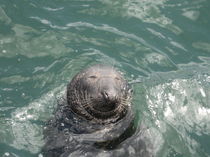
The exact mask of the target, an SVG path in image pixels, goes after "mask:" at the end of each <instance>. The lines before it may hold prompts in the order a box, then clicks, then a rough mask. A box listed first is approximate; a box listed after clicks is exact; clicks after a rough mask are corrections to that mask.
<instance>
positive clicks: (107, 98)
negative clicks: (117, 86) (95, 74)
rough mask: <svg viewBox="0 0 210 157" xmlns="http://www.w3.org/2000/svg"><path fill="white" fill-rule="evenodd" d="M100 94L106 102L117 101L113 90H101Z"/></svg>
mask: <svg viewBox="0 0 210 157" xmlns="http://www.w3.org/2000/svg"><path fill="white" fill-rule="evenodd" d="M101 95H102V97H103V99H104V100H105V102H107V103H115V102H116V101H117V94H116V92H113V91H111V92H110V91H103V92H101Z"/></svg>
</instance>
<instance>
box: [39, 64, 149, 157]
mask: <svg viewBox="0 0 210 157" xmlns="http://www.w3.org/2000/svg"><path fill="white" fill-rule="evenodd" d="M131 98H132V89H131V87H130V86H129V84H128V82H127V81H126V80H125V79H124V78H123V75H122V74H121V73H120V72H118V71H116V70H115V69H114V68H113V67H110V66H105V65H94V66H91V67H89V68H87V69H85V70H82V71H81V72H79V73H78V74H77V75H76V76H75V77H74V78H73V79H72V80H71V82H70V83H69V84H68V86H67V92H66V97H65V98H63V99H62V100H60V102H59V103H58V108H57V109H56V111H55V116H54V118H52V119H51V120H50V121H49V122H48V124H47V126H46V127H45V130H44V136H45V141H46V143H45V145H44V147H43V149H42V154H43V155H44V156H47V157H48V156H49V157H59V156H61V157H67V156H101V155H102V154H101V153H108V154H107V155H106V156H122V155H125V154H126V153H125V152H123V153H122V151H121V153H122V154H121V155H120V153H119V148H120V145H124V146H123V147H125V149H127V148H126V147H127V146H126V145H128V144H129V140H128V139H129V137H131V136H132V135H133V134H134V133H135V130H136V126H135V124H134V122H135V120H134V119H135V116H134V113H133V111H132V107H131ZM125 141H127V142H125ZM140 145H141V147H143V145H142V142H141V144H140ZM136 147H140V146H138V145H136ZM116 148H118V150H115V149H116ZM137 149H138V148H137ZM102 150H104V151H105V152H104V151H102ZM110 150H111V151H110ZM106 151H107V152H106ZM124 151H125V150H124ZM141 154H142V152H141ZM143 154H145V156H147V155H146V154H147V153H143Z"/></svg>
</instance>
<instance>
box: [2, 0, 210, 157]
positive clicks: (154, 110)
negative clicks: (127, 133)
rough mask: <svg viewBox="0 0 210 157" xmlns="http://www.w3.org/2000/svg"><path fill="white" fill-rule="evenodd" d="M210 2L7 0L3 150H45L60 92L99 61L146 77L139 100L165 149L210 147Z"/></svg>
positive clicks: (153, 136)
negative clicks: (45, 136) (47, 126)
mask: <svg viewBox="0 0 210 157" xmlns="http://www.w3.org/2000/svg"><path fill="white" fill-rule="evenodd" d="M209 10H210V1H208V0H185V1H181V0H176V1H169V0H159V1H156V0H115V1H112V0H97V1H96V0H86V1H82V0H78V1H73V0H59V1H58V0H54V1H49V0H45V1H41V0H40V1H32V0H31V1H30V0H22V1H15V0H7V1H4V0H0V156H3V157H5V156H11V157H13V156H15V157H20V156H21V157H24V156H27V157H30V156H41V154H39V151H40V148H41V147H42V145H43V134H42V128H43V126H44V122H45V121H46V120H47V119H49V118H50V117H51V116H52V111H53V109H54V108H55V107H56V101H57V99H58V98H59V97H61V96H62V95H63V94H64V93H65V86H66V85H67V83H68V82H69V81H70V80H71V78H72V77H73V76H74V75H75V74H76V73H77V72H78V71H80V70H81V69H83V68H85V67H87V66H89V65H92V64H96V63H105V64H109V65H113V66H114V67H116V68H117V69H119V70H120V71H122V72H123V73H124V74H125V77H126V78H127V79H128V80H129V81H131V82H132V81H134V82H135V81H142V83H136V84H133V87H134V99H133V104H134V107H135V110H136V111H138V113H139V116H140V119H141V121H142V122H144V123H145V124H146V125H147V128H148V129H147V134H146V135H145V136H146V137H147V140H148V141H153V144H154V147H153V152H154V154H155V156H159V157H171V156H174V157H187V156H192V157H208V156H210V150H209V146H210V142H209V141H210V70H209V68H210V36H209V34H210V29H209V28H210V18H209V14H210V11H209ZM136 138H138V137H136ZM131 151H132V148H131Z"/></svg>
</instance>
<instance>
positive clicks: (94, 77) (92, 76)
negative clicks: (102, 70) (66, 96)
mask: <svg viewBox="0 0 210 157" xmlns="http://www.w3.org/2000/svg"><path fill="white" fill-rule="evenodd" d="M89 78H91V79H96V78H97V76H96V75H91V76H89Z"/></svg>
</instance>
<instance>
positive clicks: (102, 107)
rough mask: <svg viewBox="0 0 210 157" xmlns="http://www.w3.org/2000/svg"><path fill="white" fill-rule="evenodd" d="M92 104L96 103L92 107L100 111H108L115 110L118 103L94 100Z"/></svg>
mask: <svg viewBox="0 0 210 157" xmlns="http://www.w3.org/2000/svg"><path fill="white" fill-rule="evenodd" d="M92 104H96V105H93V108H94V109H95V110H98V111H100V112H110V111H113V110H115V109H116V108H117V106H118V103H115V102H102V103H98V102H94V103H92Z"/></svg>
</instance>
